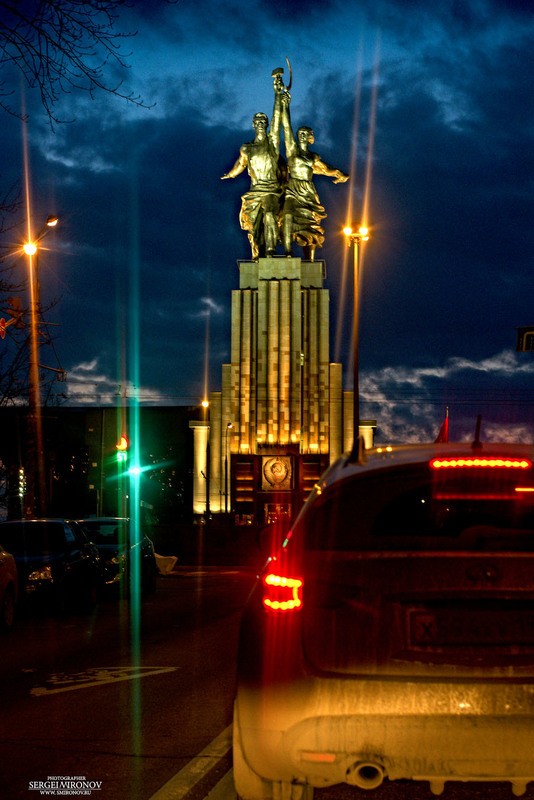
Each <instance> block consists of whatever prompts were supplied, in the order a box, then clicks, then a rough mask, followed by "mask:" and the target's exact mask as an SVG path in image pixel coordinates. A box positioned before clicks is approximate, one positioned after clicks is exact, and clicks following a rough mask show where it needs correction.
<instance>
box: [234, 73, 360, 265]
mask: <svg viewBox="0 0 534 800" xmlns="http://www.w3.org/2000/svg"><path fill="white" fill-rule="evenodd" d="M286 60H287V59H286ZM287 63H288V66H289V72H290V81H289V85H288V86H287V87H286V86H284V81H283V73H284V70H283V68H281V67H279V68H277V69H275V70H273V73H272V77H273V86H274V108H273V115H272V118H271V126H270V129H269V120H268V117H267V115H266V114H263V113H258V114H254V117H253V119H252V127H253V128H254V133H255V136H254V140H253V141H251V142H247V143H246V144H244V145H242V147H241V149H240V151H239V157H238V159H237V161H236V162H235V164H234V166H233V167H232V169H230V170H229V171H228V172H227V173H226V174H225V175H223V176H222V178H221V180H226V179H227V178H235V177H237V176H238V175H240V174H241V173H242V172H244V171H245V169H246V170H247V172H248V174H249V177H250V188H249V190H248V192H246V193H245V194H244V195H242V197H241V210H240V213H239V223H240V225H241V228H242V229H243V230H245V231H247V234H248V238H249V242H250V246H251V249H252V258H253V259H254V260H257V259H258V258H263V257H265V256H274V255H275V253H276V247H277V245H278V242H279V241H281V242H282V244H283V247H284V252H285V255H286V256H288V257H290V256H292V254H293V253H292V247H293V242H295V243H296V244H297V245H298V246H299V247H302V249H303V256H304V259H305V260H307V261H313V260H314V258H315V250H316V249H317V248H318V247H322V245H323V242H324V229H323V227H322V225H321V222H322V220H323V219H324V218H325V217H326V213H325V210H324V206H322V205H321V203H320V202H319V197H318V195H317V191H316V189H315V186H314V184H313V175H314V174H316V175H328V176H330V177H332V178H333V179H334V183H344V182H345V181H346V180H348V178H349V176H348V175H346V174H345V173H344V172H342V171H341V170H340V169H335V167H331V166H330V165H329V164H327V163H326V162H325V161H323V159H322V158H321V157H320V156H319V155H317V153H314V152H312V151H311V150H310V149H309V147H310V145H312V144H313V142H314V136H313V131H312V129H311V128H307V127H301V128H299V129H298V130H297V134H296V136H295V134H294V133H293V129H292V127H291V116H290V112H289V106H290V101H291V95H290V93H289V90H290V88H291V66H290V64H289V61H288V62H287ZM281 128H282V130H283V132H284V144H285V151H286V158H285V159H284V158H283V157H282V155H281V154H280V129H281Z"/></svg>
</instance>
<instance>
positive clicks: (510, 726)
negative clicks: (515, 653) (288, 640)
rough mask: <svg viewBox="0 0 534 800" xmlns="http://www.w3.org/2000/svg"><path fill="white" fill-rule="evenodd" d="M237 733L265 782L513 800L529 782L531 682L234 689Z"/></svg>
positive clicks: (329, 683) (320, 682)
mask: <svg viewBox="0 0 534 800" xmlns="http://www.w3.org/2000/svg"><path fill="white" fill-rule="evenodd" d="M236 724H237V725H238V727H239V736H240V739H241V747H242V751H243V757H244V759H245V761H246V762H247V764H248V766H249V767H250V768H251V769H252V770H253V771H254V772H255V773H257V774H258V775H260V776H261V777H262V778H264V779H266V780H273V781H284V782H295V781H296V782H302V783H309V784H310V785H312V786H316V787H321V786H328V785H334V784H337V783H349V784H354V785H357V786H362V787H363V788H373V786H376V785H378V783H379V782H380V776H382V777H387V778H389V779H390V780H397V779H400V778H403V779H414V780H428V781H430V783H431V788H432V790H433V791H435V792H436V793H439V792H440V791H441V790H442V788H443V784H444V782H445V781H471V780H472V781H475V780H476V781H510V782H512V784H513V787H514V793H516V794H522V793H523V792H524V790H525V787H526V784H527V783H528V782H529V781H530V780H534V749H533V748H532V741H533V740H534V682H533V683H524V682H522V683H505V682H495V683H480V682H473V683H467V682H465V683H458V682H455V683H452V682H450V683H447V682H432V683H430V682H426V683H425V682H423V681H420V682H415V681H413V682H408V681H405V682H403V681H398V680H391V681H385V680H370V679H365V680H351V681H346V680H337V679H334V680H333V679H328V680H325V679H312V680H310V679H307V680H303V681H302V682H300V683H299V682H295V683H293V684H291V685H285V686H280V687H276V688H272V687H269V688H265V687H264V688H263V689H262V690H261V691H258V690H256V689H251V688H249V687H246V688H242V687H241V688H240V689H239V691H238V696H237V700H236ZM362 765H363V766H364V767H365V768H364V769H362ZM375 780H378V783H373V785H368V783H366V781H369V782H372V781H375Z"/></svg>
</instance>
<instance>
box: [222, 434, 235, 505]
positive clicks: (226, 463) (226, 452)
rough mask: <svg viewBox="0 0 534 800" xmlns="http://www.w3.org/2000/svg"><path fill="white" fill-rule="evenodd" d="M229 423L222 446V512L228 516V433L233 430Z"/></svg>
mask: <svg viewBox="0 0 534 800" xmlns="http://www.w3.org/2000/svg"><path fill="white" fill-rule="evenodd" d="M233 427H234V426H233V425H232V423H231V422H228V424H227V425H226V431H225V446H224V512H225V514H228V431H229V430H230V429H231V428H233Z"/></svg>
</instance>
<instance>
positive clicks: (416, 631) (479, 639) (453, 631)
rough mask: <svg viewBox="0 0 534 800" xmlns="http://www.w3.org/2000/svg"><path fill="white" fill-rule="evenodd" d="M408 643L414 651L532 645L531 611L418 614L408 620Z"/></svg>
mask: <svg viewBox="0 0 534 800" xmlns="http://www.w3.org/2000/svg"><path fill="white" fill-rule="evenodd" d="M409 629H410V643H411V645H412V646H417V647H447V646H449V647H450V646H468V645H475V646H476V645H488V646H489V645H496V646H500V647H512V646H529V645H534V611H525V612H521V611H518V610H507V611H506V610H505V611H499V610H491V611H483V610H476V611H472V610H470V609H465V610H462V611H458V610H455V611H449V610H439V611H419V610H412V611H411V613H410V618H409Z"/></svg>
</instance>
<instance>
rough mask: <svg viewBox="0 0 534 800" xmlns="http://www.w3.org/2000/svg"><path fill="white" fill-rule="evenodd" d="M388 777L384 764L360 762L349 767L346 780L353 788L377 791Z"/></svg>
mask: <svg viewBox="0 0 534 800" xmlns="http://www.w3.org/2000/svg"><path fill="white" fill-rule="evenodd" d="M385 777H386V770H385V769H384V767H383V766H382V764H376V763H374V762H372V761H358V762H357V763H356V764H353V765H352V767H349V768H348V770H347V773H346V776H345V780H346V781H347V783H348V784H350V785H351V786H357V787H358V788H359V789H376V788H377V786H380V784H381V783H382V781H383V780H384V778H385Z"/></svg>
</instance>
